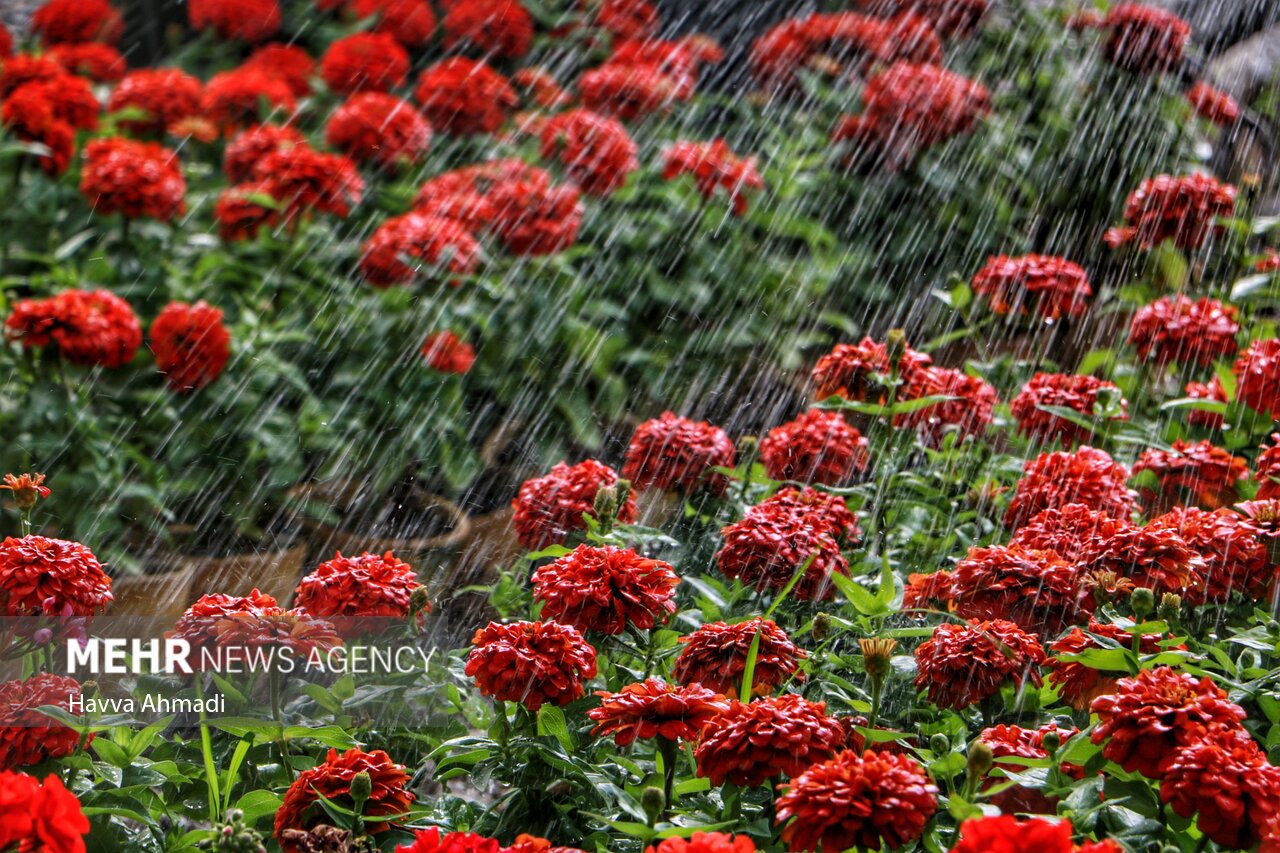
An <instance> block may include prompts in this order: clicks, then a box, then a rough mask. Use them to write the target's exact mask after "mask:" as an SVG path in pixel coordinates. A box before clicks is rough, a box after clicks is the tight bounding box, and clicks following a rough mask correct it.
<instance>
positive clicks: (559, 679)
mask: <svg viewBox="0 0 1280 853" xmlns="http://www.w3.org/2000/svg"><path fill="white" fill-rule="evenodd" d="M471 645H472V649H471V654H470V655H469V656H468V657H467V666H466V669H465V672H466V674H467V675H469V676H471V677H472V678H474V679H475V680H476V686H477V687H478V688H479V689H480V692H481V693H483V694H484V695H485V696H492V697H493V698H494V699H497V700H498V701H500V702H519V703H520V704H522V705H524V706H525V707H526V708H528V709H529V710H530V711H537V710H538V709H539V708H541V707H542V706H543V704H544V703H547V702H550V703H551V704H553V705H568V704H569V703H570V702H572V701H574V700H576V699H581V698H582V695H583V692H584V691H583V687H582V682H583V681H585V680H587V679H590V678H595V675H596V650H595V649H593V648H592V647H591V644H590V643H588V642H587V641H586V640H584V639H583V638H582V635H581V634H579V633H578V629H577V628H574V627H572V626H570V625H561V624H558V623H556V622H515V623H513V624H510V625H502V624H499V623H497V622H490V623H489V624H488V626H487V627H484V628H481V629H480V630H478V631H476V634H475V636H474V637H473V638H472V639H471Z"/></svg>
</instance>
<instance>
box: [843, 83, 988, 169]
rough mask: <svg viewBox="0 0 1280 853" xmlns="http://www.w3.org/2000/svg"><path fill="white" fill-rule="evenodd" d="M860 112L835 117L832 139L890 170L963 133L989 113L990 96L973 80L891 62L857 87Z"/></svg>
mask: <svg viewBox="0 0 1280 853" xmlns="http://www.w3.org/2000/svg"><path fill="white" fill-rule="evenodd" d="M862 104H863V108H862V114H861V115H857V116H846V117H845V118H843V119H841V121H840V123H839V124H838V125H837V126H836V129H835V131H833V132H832V135H831V139H832V141H833V142H849V143H852V144H853V146H854V147H855V149H859V150H855V151H854V152H853V154H854V156H855V157H859V156H868V155H869V156H870V157H872V158H873V159H875V160H877V161H878V162H880V163H882V164H883V165H884V167H885V168H887V169H889V170H890V171H898V170H899V169H901V168H903V167H905V166H907V165H908V164H909V163H911V162H912V161H913V160H914V159H915V157H916V155H917V154H919V153H920V152H921V151H924V150H925V149H927V148H930V147H932V146H935V145H939V144H941V143H943V142H946V141H947V140H949V139H951V138H953V137H956V136H960V135H962V134H965V133H968V132H969V131H970V130H972V129H973V128H974V126H975V125H976V124H977V123H978V121H979V120H981V119H982V118H983V117H984V116H986V115H987V113H989V112H991V95H990V94H989V93H988V92H987V90H986V88H985V87H984V86H983V85H982V84H980V83H977V82H975V81H973V80H970V79H968V78H966V77H961V76H960V75H959V74H953V73H952V72H950V71H947V70H945V69H942V68H939V67H937V66H934V65H914V64H912V63H910V62H896V63H894V64H893V65H891V66H889V68H887V69H886V70H884V71H882V72H880V73H879V74H877V75H876V76H874V77H872V78H871V79H870V80H869V81H868V82H867V85H866V87H865V88H864V89H863V91H862Z"/></svg>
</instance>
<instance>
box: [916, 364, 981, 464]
mask: <svg viewBox="0 0 1280 853" xmlns="http://www.w3.org/2000/svg"><path fill="white" fill-rule="evenodd" d="M933 396H941V397H952V398H954V399H951V400H942V401H940V402H937V403H933V404H931V405H928V406H925V407H924V408H922V409H916V410H914V411H911V412H905V413H903V414H900V415H894V416H893V425H894V426H896V427H899V428H906V429H916V430H919V431H920V436H921V439H922V440H923V441H924V442H925V443H926V444H929V445H930V446H933V447H938V446H940V445H941V444H942V441H943V439H944V437H945V436H946V434H947V433H948V432H951V431H954V432H955V433H956V434H957V436H958V437H959V438H961V439H964V438H966V437H968V436H971V435H978V434H980V433H981V432H982V431H983V430H984V429H986V427H987V425H988V424H990V423H991V415H992V411H993V410H994V409H995V404H996V389H995V388H993V387H991V384H990V383H988V382H986V381H985V380H983V379H979V378H978V377H976V376H970V375H969V374H967V373H965V372H964V371H961V370H953V369H952V368H949V367H932V366H930V367H921V368H919V369H917V370H913V371H911V372H910V373H909V374H908V375H907V377H906V384H905V385H903V386H902V388H901V389H900V390H899V397H900V399H901V400H903V401H907V400H921V399H924V398H925V397H933Z"/></svg>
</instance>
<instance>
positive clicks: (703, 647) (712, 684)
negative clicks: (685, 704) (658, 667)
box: [671, 616, 809, 696]
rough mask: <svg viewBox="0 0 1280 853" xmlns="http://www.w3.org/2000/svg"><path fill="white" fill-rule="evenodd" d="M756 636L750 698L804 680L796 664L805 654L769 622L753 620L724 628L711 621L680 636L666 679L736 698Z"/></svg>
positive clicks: (758, 618)
mask: <svg viewBox="0 0 1280 853" xmlns="http://www.w3.org/2000/svg"><path fill="white" fill-rule="evenodd" d="M757 635H759V637H760V640H759V645H758V650H757V654H756V667H755V670H754V672H753V673H752V679H751V695H753V696H768V695H769V694H770V693H772V692H773V691H774V690H776V689H777V688H778V686H779V685H781V684H782V683H783V682H785V681H786V680H787V679H789V678H793V677H794V678H795V680H796V681H803V680H804V673H803V672H800V671H799V669H800V661H802V660H804V659H805V658H806V657H808V656H809V655H808V652H806V651H804V650H803V649H801V648H799V647H797V646H796V644H795V643H793V642H791V638H790V637H788V636H787V632H786V631H784V630H782V629H781V628H779V627H778V626H777V625H776V624H775V623H774V622H772V621H770V620H768V619H764V618H761V617H759V616H757V617H756V618H754V619H748V620H747V621H746V622H739V623H737V624H735V625H729V624H726V623H724V622H710V623H708V624H706V625H702V626H701V627H699V628H698V629H697V630H696V631H694V632H693V633H692V634H689V635H688V636H686V637H681V638H680V642H681V643H682V644H683V645H684V649H683V650H682V651H681V652H680V657H678V658H676V663H675V666H674V667H672V669H671V677H672V678H674V679H675V680H676V681H678V682H680V683H681V684H685V685H694V684H701V685H702V686H703V687H706V688H708V689H709V690H714V691H715V692H716V693H722V694H724V695H726V696H738V695H740V694H741V691H742V676H743V674H744V671H745V670H746V666H747V655H748V654H749V653H750V651H751V643H752V641H753V640H755V638H756V636H757Z"/></svg>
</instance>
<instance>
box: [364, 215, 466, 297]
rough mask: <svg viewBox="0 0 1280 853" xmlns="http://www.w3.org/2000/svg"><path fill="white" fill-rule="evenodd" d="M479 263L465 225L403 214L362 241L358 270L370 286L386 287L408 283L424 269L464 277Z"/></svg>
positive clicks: (379, 227) (442, 219)
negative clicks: (439, 270)
mask: <svg viewBox="0 0 1280 853" xmlns="http://www.w3.org/2000/svg"><path fill="white" fill-rule="evenodd" d="M406 260H408V261H410V262H412V263H413V264H414V265H413V266H410V265H409V264H408V263H406ZM479 263H480V244H479V243H478V242H476V238H475V237H474V236H472V234H471V232H470V231H469V230H467V228H466V226H464V225H460V224H459V223H457V222H456V221H454V220H452V219H445V218H443V217H440V216H428V215H425V214H421V213H406V214H404V215H403V216H393V217H391V218H390V219H388V220H387V221H386V222H383V223H382V224H381V225H379V226H378V228H377V230H375V231H374V232H373V234H372V236H370V237H369V239H368V240H367V241H365V244H364V247H363V249H362V254H361V256H360V271H361V272H362V273H363V274H364V277H365V280H366V281H368V282H369V284H371V285H373V286H374V287H388V286H390V285H393V284H408V283H410V282H412V281H413V280H414V279H415V278H416V277H417V276H418V275H419V274H420V272H421V271H422V269H423V268H424V267H425V268H427V269H428V270H430V269H432V268H437V267H440V266H442V265H443V267H444V269H445V270H446V271H447V272H449V273H453V274H457V275H464V274H466V273H470V272H473V271H474V270H475V269H476V267H477V266H478V265H479ZM453 283H454V284H455V285H456V284H457V282H456V281H455V282H453Z"/></svg>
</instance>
